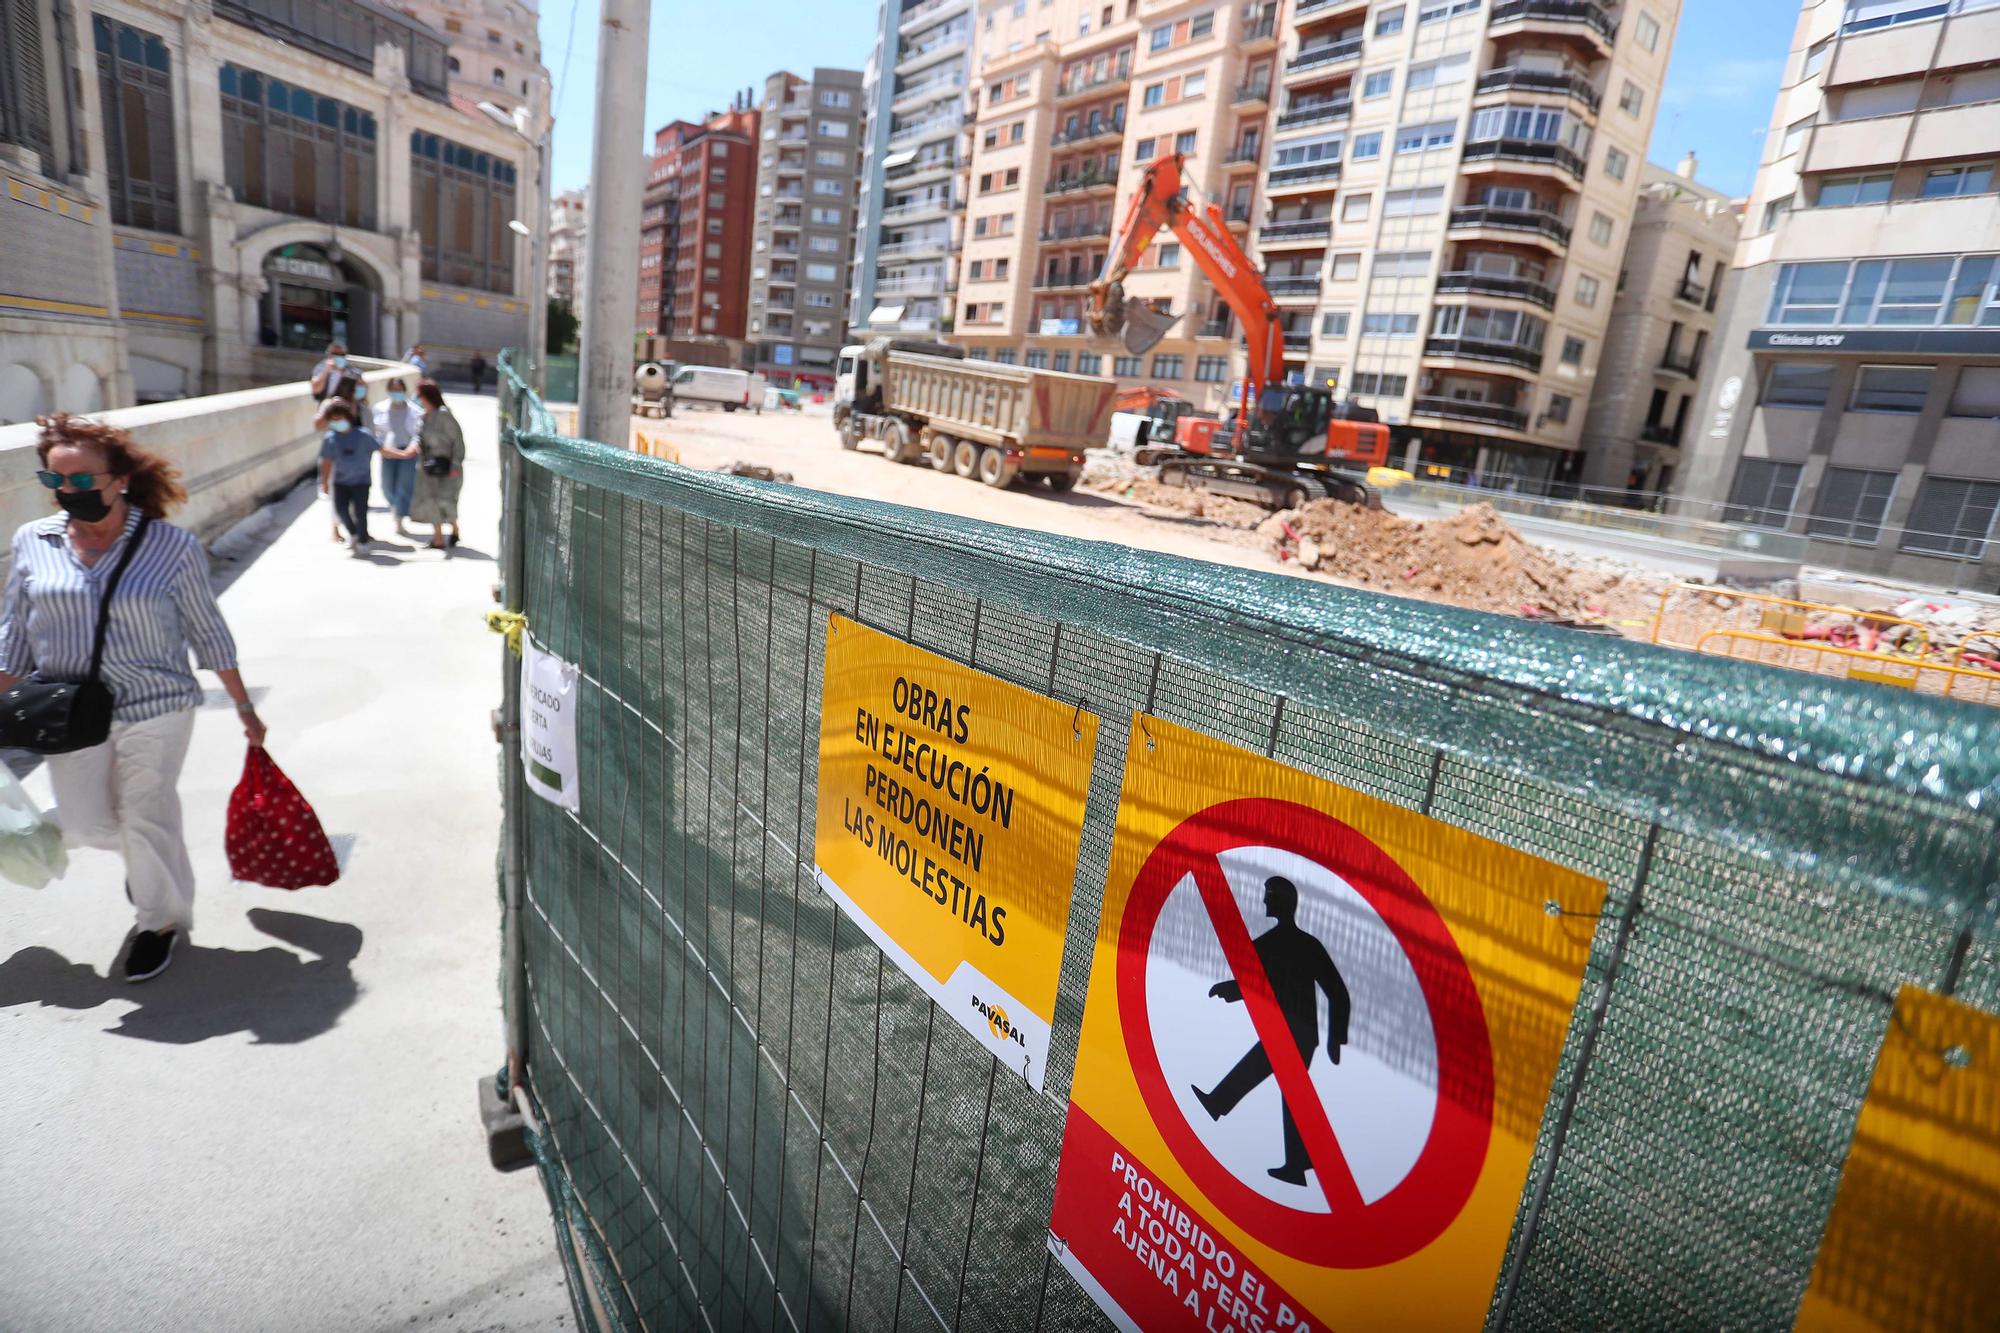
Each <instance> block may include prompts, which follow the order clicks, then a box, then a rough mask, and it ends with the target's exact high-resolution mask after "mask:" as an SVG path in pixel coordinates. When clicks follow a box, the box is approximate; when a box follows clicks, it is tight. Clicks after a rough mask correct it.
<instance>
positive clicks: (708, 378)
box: [672, 366, 763, 412]
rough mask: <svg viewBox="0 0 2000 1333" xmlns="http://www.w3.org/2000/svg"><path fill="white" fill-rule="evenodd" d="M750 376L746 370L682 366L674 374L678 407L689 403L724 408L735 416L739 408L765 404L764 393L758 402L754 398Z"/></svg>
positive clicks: (758, 398) (675, 398)
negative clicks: (763, 402)
mask: <svg viewBox="0 0 2000 1333" xmlns="http://www.w3.org/2000/svg"><path fill="white" fill-rule="evenodd" d="M750 378H751V377H750V373H749V372H748V371H744V370H725V369H724V368H722V367H721V366H682V367H681V368H680V369H679V370H677V371H675V372H674V378H673V381H672V383H673V388H672V393H673V400H674V406H676V407H679V406H681V405H682V404H685V403H708V404H711V405H713V406H716V407H720V408H721V409H722V410H723V411H725V412H734V411H735V410H736V409H737V408H739V407H749V406H751V404H752V403H753V402H755V403H760V404H761V403H762V401H763V397H762V395H761V393H760V394H759V396H758V397H757V398H755V399H752V398H751V396H750V392H751V387H752V386H751V383H750Z"/></svg>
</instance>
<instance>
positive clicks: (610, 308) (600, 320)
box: [578, 0, 651, 449]
mask: <svg viewBox="0 0 2000 1333" xmlns="http://www.w3.org/2000/svg"><path fill="white" fill-rule="evenodd" d="M650 8H651V6H650V0H603V4H602V9H601V12H600V14H599V19H598V31H597V117H596V121H595V131H594V133H595V139H594V140H593V142H592V145H591V163H590V230H589V232H588V233H587V235H586V236H585V239H584V250H583V268H584V306H583V356H582V364H581V367H580V370H581V375H582V383H581V385H580V386H579V388H578V397H579V398H581V399H582V401H581V402H580V403H579V404H578V412H579V415H580V417H581V420H580V421H579V422H578V434H580V435H582V436H583V437H584V438H585V439H587V440H596V441H598V442H599V443H601V444H608V445H611V446H612V447H613V448H617V449H623V448H626V447H627V445H628V442H629V440H630V439H631V427H632V338H633V335H634V334H635V333H636V332H637V330H638V323H639V306H638V297H637V293H638V290H639V210H640V195H641V194H642V193H643V192H644V190H645V188H646V173H645V172H644V171H642V170H640V166H639V164H640V158H641V150H642V147H643V144H644V139H645V128H646V125H645V122H646V38H647V32H646V30H647V26H648V20H649V17H650V15H649V10H650Z"/></svg>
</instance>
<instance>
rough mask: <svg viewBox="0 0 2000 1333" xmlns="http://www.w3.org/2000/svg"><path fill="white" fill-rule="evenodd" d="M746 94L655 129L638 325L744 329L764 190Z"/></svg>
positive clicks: (684, 332) (733, 332)
mask: <svg viewBox="0 0 2000 1333" xmlns="http://www.w3.org/2000/svg"><path fill="white" fill-rule="evenodd" d="M748 101H749V98H748V96H747V95H746V96H744V97H743V98H740V99H738V101H737V102H736V103H735V104H733V105H732V106H731V107H730V109H729V110H728V111H724V112H718V113H716V114H715V115H712V116H710V117H708V119H706V120H705V121H688V120H676V121H674V122H672V123H671V124H668V125H663V126H661V127H660V129H659V130H658V131H657V132H656V133H655V134H654V135H653V156H652V158H651V160H650V162H649V164H648V168H647V176H646V192H645V196H644V202H643V204H642V205H641V208H642V211H641V213H640V223H639V332H640V333H641V334H642V335H646V334H658V335H660V336H663V337H679V338H691V337H696V336H699V335H702V334H714V335H717V336H720V337H724V338H741V337H742V336H743V326H744V312H745V308H746V306H747V304H748V299H749V289H750V242H751V232H752V214H753V212H754V208H755V202H756V197H757V133H758V127H759V116H758V112H757V109H756V107H754V106H750V105H748Z"/></svg>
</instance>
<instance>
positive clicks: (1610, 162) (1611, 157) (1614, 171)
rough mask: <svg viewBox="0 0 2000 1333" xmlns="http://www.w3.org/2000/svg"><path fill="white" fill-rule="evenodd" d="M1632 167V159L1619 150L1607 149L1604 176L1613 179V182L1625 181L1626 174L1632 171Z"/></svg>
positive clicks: (1605, 151)
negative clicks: (1629, 170)
mask: <svg viewBox="0 0 2000 1333" xmlns="http://www.w3.org/2000/svg"><path fill="white" fill-rule="evenodd" d="M1631 165H1632V159H1631V158H1629V157H1627V156H1625V154H1624V153H1622V152H1620V151H1619V150H1618V149H1616V148H1607V149H1605V150H1604V174H1605V175H1607V176H1609V177H1611V179H1612V180H1615V181H1622V180H1624V179H1625V173H1626V171H1627V170H1628V169H1630V167H1631Z"/></svg>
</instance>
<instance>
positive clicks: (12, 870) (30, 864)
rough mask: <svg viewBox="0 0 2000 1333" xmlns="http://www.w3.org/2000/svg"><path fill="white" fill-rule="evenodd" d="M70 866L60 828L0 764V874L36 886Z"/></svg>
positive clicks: (58, 876)
mask: <svg viewBox="0 0 2000 1333" xmlns="http://www.w3.org/2000/svg"><path fill="white" fill-rule="evenodd" d="M67 869H69V853H68V852H67V851H65V850H64V849H63V839H62V830H61V829H59V828H57V827H56V826H55V825H54V824H52V823H50V822H49V821H48V819H47V818H46V817H45V816H44V815H43V814H42V812H41V811H39V810H37V809H36V808H35V803H34V802H33V801H32V800H29V799H28V793H27V792H26V791H24V790H23V789H22V787H21V783H20V780H19V779H17V778H16V777H15V776H14V774H13V773H12V772H11V771H10V770H9V769H8V768H7V766H6V765H5V764H0V876H4V877H5V878H7V879H11V880H13V881H14V882H15V883H16V884H25V885H26V886H27V887H29V888H31V889H39V888H42V887H44V886H46V885H47V884H48V882H49V881H50V880H52V879H61V878H62V875H63V872H64V871H65V870H67Z"/></svg>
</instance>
